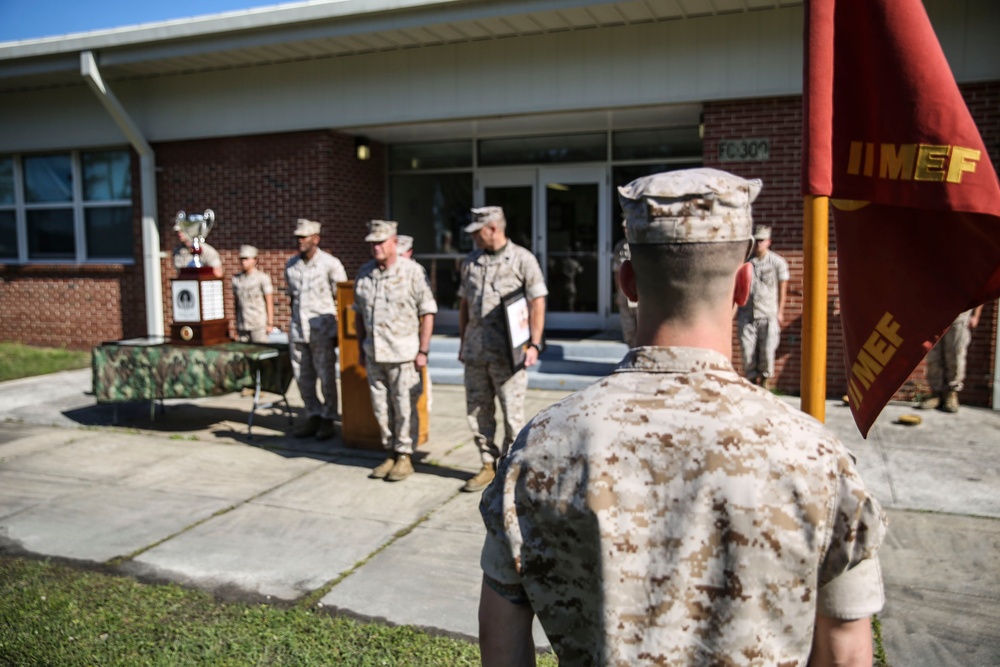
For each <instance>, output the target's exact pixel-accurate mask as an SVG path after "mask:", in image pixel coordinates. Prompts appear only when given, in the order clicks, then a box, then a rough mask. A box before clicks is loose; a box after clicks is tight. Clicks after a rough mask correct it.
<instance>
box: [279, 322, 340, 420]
mask: <svg viewBox="0 0 1000 667" xmlns="http://www.w3.org/2000/svg"><path fill="white" fill-rule="evenodd" d="M289 350H290V352H291V356H292V373H293V374H294V375H295V383H296V384H297V385H298V386H299V393H300V394H301V395H302V403H303V404H304V405H305V414H306V416H307V417H313V416H319V417H321V418H322V419H333V420H336V419H339V418H340V408H339V407H338V403H337V339H336V338H314V339H313V340H311V341H309V342H308V343H292V344H291V346H290V348H289ZM317 380H319V385H320V391H322V392H323V399H324V400H323V401H322V402H321V401H320V399H319V396H318V395H317V394H316V381H317Z"/></svg>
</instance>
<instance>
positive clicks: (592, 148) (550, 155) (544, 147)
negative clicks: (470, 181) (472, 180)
mask: <svg viewBox="0 0 1000 667" xmlns="http://www.w3.org/2000/svg"><path fill="white" fill-rule="evenodd" d="M607 155H608V150H607V135H606V134H605V133H604V132H600V133H596V132H595V133H588V134H560V135H553V136H545V137H511V138H505V139H481V140H480V141H479V166H481V167H496V166H502V165H514V164H553V163H560V162H600V161H603V160H607Z"/></svg>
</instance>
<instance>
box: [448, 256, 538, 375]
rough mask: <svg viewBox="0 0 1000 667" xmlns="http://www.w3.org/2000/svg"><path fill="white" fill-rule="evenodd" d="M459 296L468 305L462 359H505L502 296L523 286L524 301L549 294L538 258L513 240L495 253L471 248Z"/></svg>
mask: <svg viewBox="0 0 1000 667" xmlns="http://www.w3.org/2000/svg"><path fill="white" fill-rule="evenodd" d="M461 271H462V282H461V285H460V287H459V296H460V297H462V298H464V299H465V300H466V301H467V302H468V305H469V321H468V323H467V324H466V326H465V332H464V333H465V337H464V338H463V339H462V349H463V352H464V356H465V359H467V360H468V359H471V360H475V361H479V362H487V361H490V362H506V361H508V352H507V325H506V323H505V321H504V312H503V298H504V297H505V296H507V295H508V294H511V293H512V292H515V291H517V290H518V289H520V288H524V293H525V296H526V297H527V298H528V301H532V300H534V299H537V298H538V297H542V296H545V295H547V294H548V293H549V290H548V288H547V287H546V286H545V277H544V276H543V275H542V267H540V266H539V265H538V260H537V259H535V256H534V255H532V254H531V252H530V251H529V250H528V249H527V248H522V247H521V246H519V245H517V244H516V243H514V242H513V241H507V245H505V246H504V247H503V248H501V249H500V250H498V251H497V252H496V253H493V254H491V253H488V252H486V251H484V250H474V251H472V252H471V253H469V256H468V257H466V258H465V260H464V261H463V262H462V269H461Z"/></svg>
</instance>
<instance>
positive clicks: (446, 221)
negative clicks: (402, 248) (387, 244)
mask: <svg viewBox="0 0 1000 667" xmlns="http://www.w3.org/2000/svg"><path fill="white" fill-rule="evenodd" d="M390 184H391V203H390V206H391V210H392V215H393V216H394V219H395V220H398V221H399V233H400V234H408V235H410V236H412V237H413V239H414V241H413V250H414V259H416V260H417V261H419V262H420V263H421V264H423V265H424V268H426V269H427V275H428V277H429V278H430V281H431V287H432V289H433V290H434V297H435V298H436V299H437V302H438V306H439V307H440V308H458V282H459V279H458V267H459V266H460V265H461V262H462V258H463V257H465V254H466V253H468V252H469V250H471V243H472V237H470V236H469V235H468V234H464V233H463V231H462V230H463V229H464V228H465V225H467V224H469V219H470V213H469V209H470V208H472V174H471V173H469V172H460V173H454V172H452V173H439V174H396V175H394V176H392V178H391V181H390ZM462 242H464V243H466V244H468V245H467V246H466V247H462V248H460V246H459V244H460V243H462Z"/></svg>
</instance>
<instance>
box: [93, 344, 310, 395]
mask: <svg viewBox="0 0 1000 667" xmlns="http://www.w3.org/2000/svg"><path fill="white" fill-rule="evenodd" d="M275 351H277V352H278V354H277V356H273V357H271V358H269V359H261V357H262V356H271V355H273V354H274V352H275ZM92 363H93V382H94V397H95V398H96V399H97V402H98V403H127V402H129V401H141V400H153V399H159V398H204V397H207V396H221V395H223V394H228V393H230V392H234V391H240V390H241V389H243V388H245V387H253V386H254V384H255V379H256V369H257V368H258V367H259V368H260V370H261V389H263V390H264V391H269V392H273V393H277V394H284V393H285V392H286V390H287V389H288V385H289V384H290V383H291V381H292V366H291V362H290V361H289V356H288V347H287V346H265V345H247V344H243V343H225V344H223V345H209V346H195V345H117V344H114V343H110V344H105V345H99V346H97V347H95V348H94V350H93V357H92Z"/></svg>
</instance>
